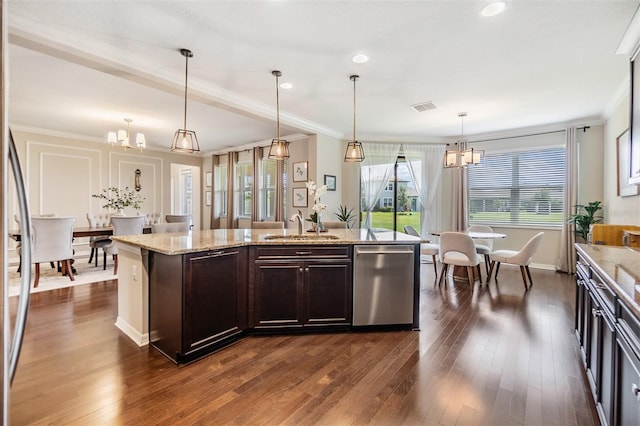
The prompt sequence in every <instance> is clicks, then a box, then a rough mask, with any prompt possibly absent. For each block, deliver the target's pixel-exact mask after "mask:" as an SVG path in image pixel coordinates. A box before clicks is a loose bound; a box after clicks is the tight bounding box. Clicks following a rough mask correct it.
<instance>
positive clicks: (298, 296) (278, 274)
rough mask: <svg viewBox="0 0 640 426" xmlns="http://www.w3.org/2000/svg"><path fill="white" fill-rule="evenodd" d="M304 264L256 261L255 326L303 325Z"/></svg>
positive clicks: (258, 327)
mask: <svg viewBox="0 0 640 426" xmlns="http://www.w3.org/2000/svg"><path fill="white" fill-rule="evenodd" d="M303 277H304V263H302V262H270V261H264V262H262V261H260V262H256V263H255V295H254V318H255V324H254V326H255V327H256V328H257V329H260V328H281V327H302V322H303V316H302V280H303Z"/></svg>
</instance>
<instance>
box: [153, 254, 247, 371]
mask: <svg viewBox="0 0 640 426" xmlns="http://www.w3.org/2000/svg"><path fill="white" fill-rule="evenodd" d="M246 256H247V249H246V248H244V247H241V248H231V249H225V250H216V251H210V252H200V253H191V254H185V255H182V256H166V255H162V254H158V253H152V255H151V257H150V267H151V270H150V282H149V286H150V288H149V301H150V305H149V326H150V340H151V344H152V345H153V346H154V347H156V348H158V349H159V350H160V351H162V352H163V353H164V354H165V355H167V356H168V357H169V358H171V359H173V360H174V361H176V362H183V361H188V360H191V359H194V358H197V357H198V356H201V355H203V354H205V353H208V352H210V351H212V350H214V349H216V348H217V347H219V346H221V345H223V344H225V343H227V342H228V341H229V340H230V339H232V338H234V337H236V336H237V335H238V334H240V333H241V332H242V331H243V330H245V329H246V328H247V285H246V283H247V268H246V263H247V261H246Z"/></svg>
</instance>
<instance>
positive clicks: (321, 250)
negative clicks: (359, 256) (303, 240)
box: [255, 246, 351, 260]
mask: <svg viewBox="0 0 640 426" xmlns="http://www.w3.org/2000/svg"><path fill="white" fill-rule="evenodd" d="M255 250H256V251H255V260H274V259H291V258H296V259H305V258H311V257H313V258H324V257H326V258H329V257H330V258H332V259H350V258H351V253H350V246H344V247H342V246H331V247H328V246H327V247H325V246H266V247H256V249H255Z"/></svg>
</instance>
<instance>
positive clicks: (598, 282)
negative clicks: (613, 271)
mask: <svg viewBox="0 0 640 426" xmlns="http://www.w3.org/2000/svg"><path fill="white" fill-rule="evenodd" d="M590 270H591V278H590V279H589V281H588V286H589V287H590V289H591V291H593V292H594V293H596V294H597V295H598V298H599V299H600V300H601V301H602V304H603V308H604V309H606V310H607V313H608V314H609V315H610V316H614V315H615V306H616V295H615V293H614V292H613V290H611V288H609V286H608V285H606V284H605V282H604V280H603V279H602V278H600V276H599V275H598V274H597V273H595V271H593V269H590Z"/></svg>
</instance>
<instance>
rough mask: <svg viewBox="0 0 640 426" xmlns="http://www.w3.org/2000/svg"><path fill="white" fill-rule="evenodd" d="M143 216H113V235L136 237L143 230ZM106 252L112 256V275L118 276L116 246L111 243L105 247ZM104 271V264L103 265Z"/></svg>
mask: <svg viewBox="0 0 640 426" xmlns="http://www.w3.org/2000/svg"><path fill="white" fill-rule="evenodd" d="M144 220H145V217H144V216H113V217H112V218H111V226H113V235H138V234H142V232H143V229H144ZM106 252H107V253H108V254H110V255H112V256H113V275H118V246H117V244H116V243H115V242H114V241H111V244H109V245H108V246H107V247H106ZM105 269H106V264H105Z"/></svg>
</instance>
